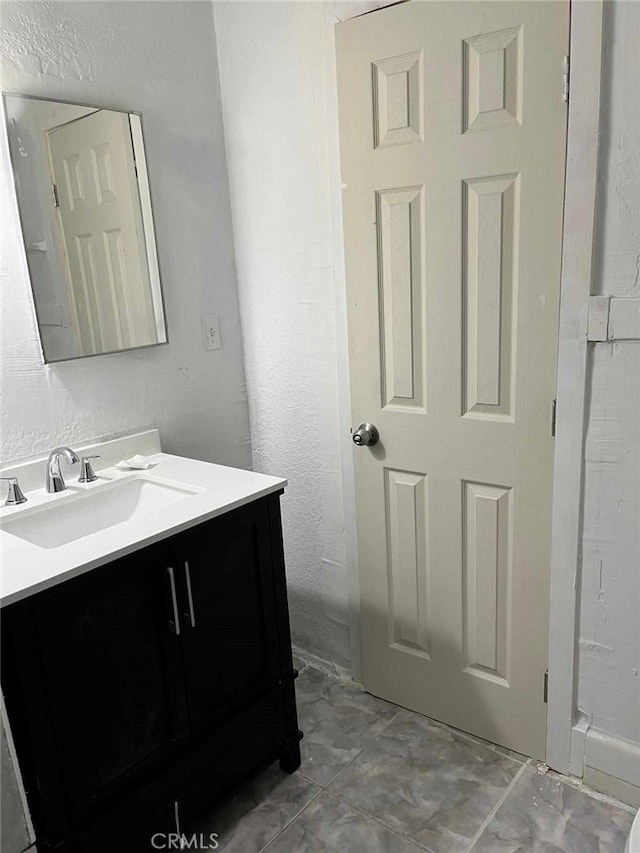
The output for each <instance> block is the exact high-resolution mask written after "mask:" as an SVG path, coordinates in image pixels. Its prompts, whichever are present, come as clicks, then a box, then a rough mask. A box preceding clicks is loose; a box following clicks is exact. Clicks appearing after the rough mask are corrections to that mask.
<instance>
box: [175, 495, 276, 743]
mask: <svg viewBox="0 0 640 853" xmlns="http://www.w3.org/2000/svg"><path fill="white" fill-rule="evenodd" d="M171 550H172V554H173V558H174V565H175V571H176V573H177V577H178V579H179V583H180V589H179V598H180V639H181V643H182V652H183V660H184V673H185V676H184V677H185V690H186V695H187V703H188V707H189V719H190V724H191V729H192V733H194V734H197V733H199V732H201V731H204V730H206V729H208V728H210V727H211V725H212V724H213V723H215V722H218V721H220V720H222V719H224V718H225V717H226V716H228V715H229V714H231V713H232V712H233V710H234V709H236V708H237V707H240V706H241V705H246V704H247V703H248V702H250V701H251V700H252V698H255V697H257V696H259V695H260V694H261V693H263V692H264V691H265V690H266V689H267V688H268V687H269V686H271V685H273V684H274V683H275V682H276V681H277V680H278V672H279V647H278V633H277V630H278V629H277V619H276V612H275V600H274V592H273V580H272V573H273V566H272V560H271V539H270V532H269V526H268V514H267V507H266V504H265V503H264V501H257V502H255V503H253V504H250V505H248V506H246V507H242V508H240V509H237V510H235V511H233V512H229V513H227V514H225V515H224V516H221V517H220V518H217V519H214V520H213V521H210V522H208V523H205V524H201V525H199V526H198V527H195V528H193V529H192V530H189V531H187V532H186V533H183V534H181V535H180V536H177V537H175V538H174V539H173V540H172V543H171ZM191 603H192V604H193V607H191Z"/></svg>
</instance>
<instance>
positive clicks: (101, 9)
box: [0, 0, 250, 467]
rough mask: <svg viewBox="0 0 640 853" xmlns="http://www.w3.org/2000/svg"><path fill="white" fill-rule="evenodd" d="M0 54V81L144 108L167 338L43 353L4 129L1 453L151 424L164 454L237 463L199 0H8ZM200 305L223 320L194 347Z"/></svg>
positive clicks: (8, 86)
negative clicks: (218, 342)
mask: <svg viewBox="0 0 640 853" xmlns="http://www.w3.org/2000/svg"><path fill="white" fill-rule="evenodd" d="M0 52H1V53H2V55H3V65H2V74H3V88H4V89H5V90H8V91H13V92H21V93H25V94H32V95H38V96H42V97H48V98H54V99H60V100H69V101H79V102H81V103H82V102H85V103H89V104H97V105H100V106H105V107H111V108H115V109H132V110H140V111H141V112H142V114H143V122H144V131H145V142H146V152H147V158H148V167H149V173H150V183H151V192H152V196H153V202H154V215H155V224H156V233H157V240H158V251H159V258H160V272H161V276H162V279H163V286H164V295H165V301H166V309H167V319H168V329H169V340H170V344H169V346H164V347H159V348H153V349H150V350H145V351H140V352H135V353H127V354H124V353H122V354H117V355H111V356H100V357H96V358H89V359H86V360H82V361H72V362H66V363H61V364H54V365H48V366H45V365H43V364H42V361H41V356H40V349H39V344H38V338H37V330H36V327H35V317H34V313H33V306H32V302H31V294H30V288H29V280H28V275H27V269H26V262H25V257H24V251H23V248H22V238H21V235H20V228H19V224H18V220H17V212H16V209H15V202H14V195H13V187H12V185H11V181H10V174H9V171H8V164H7V159H6V155H7V152H6V139H5V138H3V140H2V148H3V158H2V159H3V163H2V169H1V175H0V177H1V180H2V187H1V192H2V205H3V216H2V238H1V239H2V261H1V267H0V275H1V298H2V305H1V309H2V310H1V315H2V327H1V330H0V331H1V336H2V344H1V345H2V376H1V378H2V386H1V387H2V399H1V401H0V403H1V420H0V428H1V437H2V457H3V459H4V460H5V461H7V460H9V459H16V458H21V457H24V456H28V455H32V454H35V453H40V452H43V451H45V450H47V449H50V448H52V447H54V446H55V445H56V444H59V443H65V444H70V445H71V446H73V445H74V443H76V442H80V441H83V440H87V439H91V438H93V437H99V436H106V435H110V434H113V433H117V432H122V431H126V430H130V429H134V428H136V427H140V426H148V425H155V426H158V427H159V428H160V431H161V437H162V442H163V446H164V447H165V449H166V450H168V451H171V452H175V453H179V454H184V455H191V456H196V457H198V458H201V459H206V460H211V461H216V462H222V463H227V464H230V465H237V466H240V467H248V466H249V465H250V441H249V420H248V410H247V402H246V390H245V386H244V373H243V359H242V343H241V333H240V320H239V311H238V304H237V287H236V277H235V263H234V254H233V236H232V228H231V217H230V208H229V195H228V182H227V171H226V162H225V151H224V136H223V129H222V116H221V108H220V93H219V83H218V73H217V61H216V54H215V34H214V25H213V12H212V8H211V6H210V4H208V3H198V2H188V1H187V0H183V2H170V1H166V2H165V0H163V2H153V0H151V1H150V2H142V3H135V2H91V3H88V2H87V3H77V2H70V0H66V2H63V1H62V0H58V2H55V3H44V2H3V4H2V35H1V36H0ZM0 136H2V137H4V136H5V134H4V133H2V134H0ZM204 313H218V314H219V315H220V322H221V331H222V338H223V348H222V349H221V350H217V351H212V352H204V350H203V346H202V332H201V325H200V316H201V314H204Z"/></svg>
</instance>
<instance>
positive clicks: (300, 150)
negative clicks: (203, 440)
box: [215, 2, 362, 665]
mask: <svg viewBox="0 0 640 853" xmlns="http://www.w3.org/2000/svg"><path fill="white" fill-rule="evenodd" d="M360 5H362V4H360ZM215 19H216V33H217V39H218V57H219V64H220V79H221V85H222V93H223V110H224V123H225V134H226V138H227V150H228V162H229V178H230V185H231V199H232V209H233V221H234V235H235V245H236V258H237V266H238V286H239V291H240V303H241V309H242V322H243V331H244V343H245V363H246V371H247V384H248V389H249V401H250V410H251V435H252V442H253V462H254V467H255V469H256V470H258V471H273V472H277V473H279V474H281V475H283V476H286V477H287V478H288V479H289V482H290V486H289V489H288V490H287V492H286V494H285V498H284V501H283V520H284V538H285V551H286V559H287V576H288V582H289V601H290V609H291V619H292V629H293V635H294V641H295V642H297V643H299V644H300V645H302V646H303V647H305V648H306V649H307V650H309V651H311V652H313V653H315V654H319V655H321V656H323V657H325V658H330V659H331V660H334V661H336V662H337V663H339V664H343V665H347V664H348V663H349V659H350V656H351V655H352V653H353V649H352V644H357V640H358V635H357V631H354V632H352V633H351V636H350V633H349V621H350V620H349V607H350V601H351V603H352V604H353V602H354V600H355V599H357V594H356V590H355V586H354V584H355V570H353V563H354V560H353V541H354V540H353V491H352V488H351V485H350V479H349V478H350V477H351V471H350V467H349V464H348V460H349V459H350V454H351V446H350V435H349V413H348V384H347V383H348V379H347V376H346V331H345V320H344V283H343V278H342V256H341V249H340V241H341V222H340V208H339V193H340V183H339V169H338V148H337V124H336V121H337V120H336V107H335V86H334V82H333V75H334V63H333V32H332V25H333V21H334V20H335V18H334V17H333V16H332V15H331V7H330V4H325V3H288V2H257V3H250V2H249V3H247V2H233V3H216V4H215ZM345 463H346V464H345ZM345 483H346V489H345V488H344V485H345ZM343 495H346V503H345V498H344V497H343ZM350 566H351V569H352V570H351V571H349V567H350ZM355 655H357V652H355Z"/></svg>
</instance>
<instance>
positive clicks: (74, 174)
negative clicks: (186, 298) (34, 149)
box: [47, 110, 157, 355]
mask: <svg viewBox="0 0 640 853" xmlns="http://www.w3.org/2000/svg"><path fill="white" fill-rule="evenodd" d="M47 142H48V147H49V156H50V161H51V169H52V173H53V180H54V183H55V185H56V187H57V194H58V199H59V204H60V208H59V214H60V229H61V232H62V238H63V244H64V249H65V252H66V257H67V263H68V266H69V277H70V284H69V287H70V297H71V298H70V301H71V303H72V309H73V310H74V312H75V321H76V322H75V325H76V337H77V338H78V346H79V349H80V354H82V355H91V354H92V353H95V352H109V351H111V350H119V349H123V348H128V347H137V346H145V345H147V344H152V343H156V342H157V336H156V329H155V322H154V319H153V318H154V313H153V306H152V301H151V287H150V282H149V268H148V264H147V256H146V249H145V244H144V231H143V225H142V214H141V210H140V198H139V193H138V183H137V179H136V173H135V162H134V155H133V145H132V142H131V130H130V128H129V119H128V116H127V115H126V114H124V113H118V112H111V111H110V110H98V111H96V112H94V113H91V114H90V115H88V116H84V117H83V118H80V119H76V120H75V121H71V122H69V123H68V124H64V125H61V126H60V127H57V128H54V129H53V130H50V131H48V132H47Z"/></svg>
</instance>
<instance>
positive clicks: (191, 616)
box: [184, 560, 196, 628]
mask: <svg viewBox="0 0 640 853" xmlns="http://www.w3.org/2000/svg"><path fill="white" fill-rule="evenodd" d="M184 577H185V580H186V582H187V598H188V599H189V621H190V622H191V627H192V628H195V627H196V611H195V609H194V606H193V594H192V592H191V572H190V571H189V560H185V561H184Z"/></svg>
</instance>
